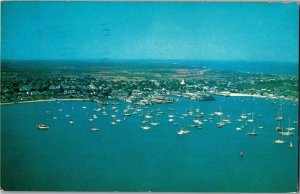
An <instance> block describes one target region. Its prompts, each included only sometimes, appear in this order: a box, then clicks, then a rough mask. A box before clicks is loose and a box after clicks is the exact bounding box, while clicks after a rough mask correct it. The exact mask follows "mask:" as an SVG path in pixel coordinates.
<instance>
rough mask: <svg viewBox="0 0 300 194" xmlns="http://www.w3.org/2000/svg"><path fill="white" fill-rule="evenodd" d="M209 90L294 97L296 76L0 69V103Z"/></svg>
mask: <svg viewBox="0 0 300 194" xmlns="http://www.w3.org/2000/svg"><path fill="white" fill-rule="evenodd" d="M214 95H224V96H228V97H230V96H256V97H267V98H282V99H288V100H293V101H297V100H298V77H296V76H288V75H267V74H259V73H249V72H248V73H242V72H234V71H224V70H212V69H208V68H205V67H201V68H200V67H198V68H187V67H172V68H170V67H164V66H162V67H155V68H149V67H148V68H145V67H140V66H130V67H128V68H126V69H125V68H124V66H103V67H101V68H99V67H98V68H95V69H88V70H82V69H77V70H76V69H74V68H62V69H48V70H42V69H40V70H34V71H31V70H30V69H16V68H2V72H1V103H17V102H23V101H35V100H51V99H85V100H91V101H97V102H101V103H105V102H106V101H107V100H123V101H126V102H130V103H135V104H148V105H149V104H153V103H172V102H173V101H174V99H175V97H186V98H190V99H192V100H207V101H209V100H214Z"/></svg>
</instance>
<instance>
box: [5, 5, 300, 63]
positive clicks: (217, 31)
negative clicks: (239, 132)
mask: <svg viewBox="0 0 300 194" xmlns="http://www.w3.org/2000/svg"><path fill="white" fill-rule="evenodd" d="M1 14H2V15H1V16H2V17H1V18H2V24H1V25H2V26H1V28H2V38H1V47H2V50H1V54H2V58H3V59H19V60H23V59H30V60H34V59H39V60H59V59H66V60H87V59H93V60H98V59H99V60H100V59H159V60H161V59H162V60H163V59H173V60H219V61H220V60H221V61H222V60H237V61H239V60H243V61H276V62H298V50H299V48H298V34H299V31H298V29H299V27H298V25H299V21H298V18H299V17H298V14H299V12H298V5H297V4H295V3H289V4H287V3H285V4H283V3H195V2H194V3H191V2H190V3H182V2H173V3H170V2H164V3H162V2H151V3H150V2H143V3H138V2H2V11H1Z"/></svg>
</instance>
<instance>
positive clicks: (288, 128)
mask: <svg viewBox="0 0 300 194" xmlns="http://www.w3.org/2000/svg"><path fill="white" fill-rule="evenodd" d="M285 129H286V130H288V131H293V130H294V129H295V128H294V127H291V119H290V117H289V127H287V128H285Z"/></svg>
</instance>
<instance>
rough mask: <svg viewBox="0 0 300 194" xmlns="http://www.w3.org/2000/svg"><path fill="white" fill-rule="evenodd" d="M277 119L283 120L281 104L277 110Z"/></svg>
mask: <svg viewBox="0 0 300 194" xmlns="http://www.w3.org/2000/svg"><path fill="white" fill-rule="evenodd" d="M276 120H277V121H282V120H283V116H282V104H281V105H280V109H279V111H278V115H277V117H276Z"/></svg>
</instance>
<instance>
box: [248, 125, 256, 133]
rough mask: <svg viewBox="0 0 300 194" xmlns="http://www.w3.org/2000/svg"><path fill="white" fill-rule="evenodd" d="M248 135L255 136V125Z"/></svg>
mask: <svg viewBox="0 0 300 194" xmlns="http://www.w3.org/2000/svg"><path fill="white" fill-rule="evenodd" d="M248 135H250V136H257V132H256V131H255V125H253V129H252V131H249V132H248Z"/></svg>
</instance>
